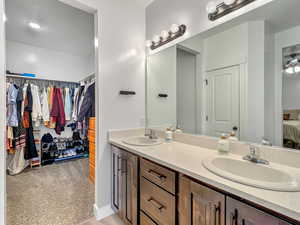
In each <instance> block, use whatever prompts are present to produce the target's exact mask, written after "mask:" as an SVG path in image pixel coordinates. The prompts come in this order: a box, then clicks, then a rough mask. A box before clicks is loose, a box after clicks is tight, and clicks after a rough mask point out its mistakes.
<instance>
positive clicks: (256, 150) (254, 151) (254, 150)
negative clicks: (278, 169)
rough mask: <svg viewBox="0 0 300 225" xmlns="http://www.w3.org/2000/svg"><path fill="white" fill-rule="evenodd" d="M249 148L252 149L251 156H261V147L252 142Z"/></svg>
mask: <svg viewBox="0 0 300 225" xmlns="http://www.w3.org/2000/svg"><path fill="white" fill-rule="evenodd" d="M249 149H250V155H251V156H254V157H256V158H259V147H258V146H256V145H255V144H250V145H249Z"/></svg>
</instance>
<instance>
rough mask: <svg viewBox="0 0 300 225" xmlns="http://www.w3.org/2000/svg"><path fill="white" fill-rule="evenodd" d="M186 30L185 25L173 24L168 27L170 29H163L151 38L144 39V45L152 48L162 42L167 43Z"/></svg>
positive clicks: (160, 44) (162, 43)
mask: <svg viewBox="0 0 300 225" xmlns="http://www.w3.org/2000/svg"><path fill="white" fill-rule="evenodd" d="M185 32H186V25H184V24H182V25H177V24H173V25H172V26H171V28H170V31H166V30H163V31H162V32H161V34H160V36H159V35H154V37H153V39H152V40H148V41H146V47H148V48H150V49H151V50H154V49H156V48H158V47H160V46H162V45H164V44H167V43H169V42H171V41H173V40H175V39H177V38H179V37H181V36H183V35H184V34H185Z"/></svg>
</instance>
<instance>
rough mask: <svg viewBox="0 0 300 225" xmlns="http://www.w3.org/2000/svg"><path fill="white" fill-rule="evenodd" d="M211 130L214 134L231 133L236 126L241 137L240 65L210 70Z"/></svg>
mask: <svg viewBox="0 0 300 225" xmlns="http://www.w3.org/2000/svg"><path fill="white" fill-rule="evenodd" d="M207 75H208V91H209V98H208V101H209V109H210V110H209V114H210V115H209V116H208V118H209V132H210V134H211V135H212V136H217V137H218V136H220V135H221V134H222V133H226V134H228V133H230V132H231V131H232V130H233V128H234V127H236V128H237V129H238V132H237V134H236V135H237V137H239V124H240V113H239V98H240V91H239V67H238V66H234V67H230V68H225V69H219V70H215V71H212V72H208V74H207Z"/></svg>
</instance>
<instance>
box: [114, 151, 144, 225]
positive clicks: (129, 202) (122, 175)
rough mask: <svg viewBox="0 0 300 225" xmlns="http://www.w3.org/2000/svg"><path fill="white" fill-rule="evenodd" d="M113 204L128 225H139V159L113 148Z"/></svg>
mask: <svg viewBox="0 0 300 225" xmlns="http://www.w3.org/2000/svg"><path fill="white" fill-rule="evenodd" d="M112 169H113V182H112V184H113V193H112V203H113V207H114V208H115V210H116V211H117V213H118V215H119V217H120V218H121V219H122V220H123V222H124V223H125V224H126V225H137V218H138V207H137V201H138V196H137V195H138V157H137V156H135V155H133V154H131V153H129V152H126V151H123V150H121V149H119V148H116V147H113V148H112Z"/></svg>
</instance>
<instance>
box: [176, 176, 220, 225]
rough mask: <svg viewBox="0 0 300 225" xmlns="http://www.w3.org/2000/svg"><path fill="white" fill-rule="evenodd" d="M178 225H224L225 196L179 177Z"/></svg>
mask: <svg viewBox="0 0 300 225" xmlns="http://www.w3.org/2000/svg"><path fill="white" fill-rule="evenodd" d="M179 222H180V225H225V196H224V195H223V194H221V193H219V192H216V191H214V190H212V189H209V188H207V187H205V186H203V185H201V184H198V183H196V182H193V181H191V180H190V179H188V178H186V177H184V176H181V177H180V184H179Z"/></svg>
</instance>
